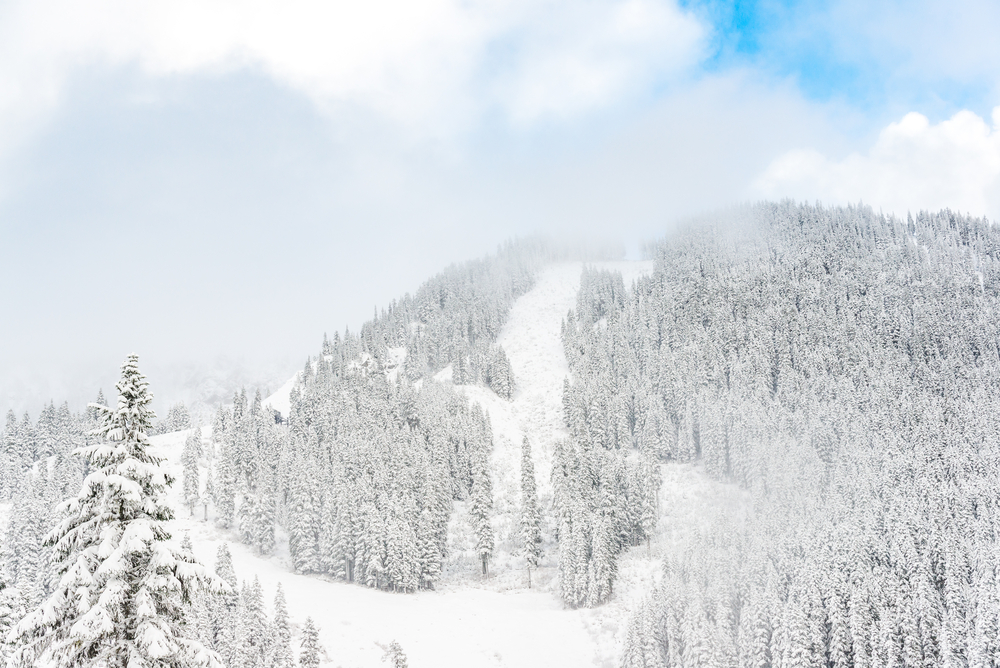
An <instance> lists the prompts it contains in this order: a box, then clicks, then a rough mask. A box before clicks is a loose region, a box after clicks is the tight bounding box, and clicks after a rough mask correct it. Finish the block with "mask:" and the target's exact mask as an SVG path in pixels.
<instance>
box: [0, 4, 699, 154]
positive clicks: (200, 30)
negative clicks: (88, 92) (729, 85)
mask: <svg viewBox="0 0 1000 668" xmlns="http://www.w3.org/2000/svg"><path fill="white" fill-rule="evenodd" d="M703 33H704V30H703V28H702V26H701V24H700V23H699V22H698V21H697V20H696V19H694V18H693V17H692V16H690V15H688V14H685V13H683V12H682V11H680V10H679V9H678V7H677V5H676V4H675V0H584V1H582V2H581V1H579V0H576V1H574V0H543V1H541V2H539V1H537V0H535V1H532V0H513V1H507V2H504V1H502V0H366V1H365V2H346V1H343V0H341V1H337V2H317V1H314V0H284V1H282V2H268V1H262V0H256V1H254V0H173V1H172V2H154V1H136V0H93V1H91V2H85V3H84V2H79V1H78V0H20V1H17V0H15V1H13V2H10V3H5V4H4V5H3V6H2V8H0V127H7V128H8V130H9V129H10V127H12V123H14V124H16V123H20V122H23V121H25V120H30V119H31V118H33V117H36V116H37V115H39V114H40V113H43V112H45V111H46V110H50V109H52V108H53V107H54V106H55V105H57V104H58V100H59V96H60V91H61V90H62V89H63V86H64V85H65V83H66V81H67V79H68V78H69V77H70V76H71V75H72V73H73V71H74V70H76V69H79V68H83V67H88V66H94V65H98V66H101V65H105V66H107V65H110V66H118V65H122V64H133V63H134V64H138V65H139V66H140V67H141V68H142V69H143V70H144V71H145V72H147V73H148V74H150V75H154V76H156V75H164V74H177V73H180V74H186V73H192V72H203V71H209V72H211V71H220V72H226V71H231V70H233V69H237V68H243V67H251V68H259V69H260V70H262V71H264V72H265V73H267V74H268V75H270V76H272V77H274V78H275V79H276V80H277V81H279V82H281V83H282V84H285V85H287V86H289V87H291V88H293V89H295V90H298V91H300V92H302V93H305V94H306V95H308V96H310V97H311V98H312V99H314V100H315V101H316V102H317V103H319V104H320V105H322V106H323V107H325V108H332V109H335V108H337V107H338V106H340V105H348V106H353V107H360V108H363V109H370V110H373V111H375V112H376V113H378V114H380V115H383V116H387V117H389V118H391V119H393V120H394V121H396V122H400V123H402V124H404V125H409V126H412V127H413V128H414V129H416V130H418V131H420V132H427V131H430V132H432V133H434V132H436V131H438V130H440V129H442V128H445V129H448V130H453V129H454V128H455V127H461V124H462V123H463V122H468V121H469V120H470V119H475V118H476V117H477V115H478V114H479V113H482V112H483V111H485V110H486V108H488V107H499V108H500V109H502V110H503V111H504V112H505V113H506V114H508V115H510V116H512V117H515V118H516V119H517V120H518V121H521V122H524V121H532V120H534V119H536V118H537V117H539V116H541V115H546V114H552V113H557V114H573V113H578V112H581V111H586V110H588V109H592V108H594V107H596V106H601V105H606V104H608V103H610V102H612V101H613V100H614V99H615V96H617V95H620V94H622V93H623V92H628V90H629V89H630V87H633V86H637V85H640V84H642V83H644V82H647V81H648V80H649V79H650V78H651V77H654V76H663V75H664V74H670V73H676V72H677V71H681V70H683V69H684V68H685V67H687V66H688V65H689V64H691V63H692V62H693V60H694V58H695V57H696V54H697V53H698V51H699V49H700V45H701V41H702V35H703ZM456 124H458V125H456ZM9 138H10V137H8V139H9ZM0 141H2V139H0Z"/></svg>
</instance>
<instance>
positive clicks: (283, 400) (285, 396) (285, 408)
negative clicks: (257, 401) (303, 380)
mask: <svg viewBox="0 0 1000 668" xmlns="http://www.w3.org/2000/svg"><path fill="white" fill-rule="evenodd" d="M298 379H299V374H298V373H296V374H295V375H294V376H292V377H291V378H289V379H288V380H287V381H285V384H284V385H282V386H281V387H279V388H278V391H277V392H275V393H274V394H272V395H271V396H269V397H268V398H267V399H264V402H263V403H264V405H265V406H270V407H271V408H273V409H274V410H276V411H278V412H279V413H281V415H282V416H283V417H286V418H287V417H288V413H289V412H290V411H291V406H292V388H293V387H295V382H296V381H297V380H298Z"/></svg>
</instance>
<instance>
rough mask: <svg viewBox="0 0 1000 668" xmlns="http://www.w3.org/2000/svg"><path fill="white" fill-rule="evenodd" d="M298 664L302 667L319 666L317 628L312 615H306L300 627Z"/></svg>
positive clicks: (316, 667)
mask: <svg viewBox="0 0 1000 668" xmlns="http://www.w3.org/2000/svg"><path fill="white" fill-rule="evenodd" d="M299 665H300V666H301V667H302V668H318V666H319V630H318V629H317V628H316V624H315V623H313V620H312V617H306V623H305V626H304V627H303V628H302V651H301V652H300V654H299Z"/></svg>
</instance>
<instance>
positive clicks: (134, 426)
mask: <svg viewBox="0 0 1000 668" xmlns="http://www.w3.org/2000/svg"><path fill="white" fill-rule="evenodd" d="M117 389H118V393H119V398H118V405H117V407H116V408H114V409H110V408H107V407H103V406H102V407H98V409H99V410H100V411H101V414H102V420H101V425H100V426H99V427H98V429H97V430H96V431H95V434H94V435H95V436H99V437H101V439H102V441H101V442H99V443H97V444H95V445H90V446H86V447H83V448H81V449H79V450H78V452H79V453H80V454H82V455H84V456H86V457H87V458H88V459H89V461H90V465H91V467H92V473H90V475H88V476H87V478H86V480H85V481H84V485H83V489H82V490H81V492H80V494H79V496H77V497H76V498H74V499H70V500H69V501H67V502H65V503H64V504H62V506H61V512H62V514H63V515H64V519H63V520H62V521H61V522H60V523H59V524H58V525H57V526H56V528H55V529H54V530H53V531H52V532H51V533H50V534H49V536H48V538H47V543H48V544H49V545H52V546H54V547H55V564H56V572H57V575H58V577H59V581H58V583H57V585H56V586H55V588H54V591H53V592H52V594H51V595H49V597H48V598H47V599H46V600H45V601H43V602H42V603H41V605H40V606H39V607H38V608H36V609H35V610H34V611H32V612H30V613H29V614H28V615H27V616H26V617H25V618H24V619H23V620H22V621H21V622H20V623H19V624H18V625H17V627H16V629H15V630H14V632H13V633H12V636H13V638H14V639H15V641H16V642H17V644H18V648H17V650H16V652H15V655H14V665H20V666H29V665H35V666H37V665H46V666H50V667H52V668H59V667H65V668H70V667H77V666H84V665H97V666H106V667H107V668H129V667H132V666H148V667H150V668H153V667H157V668H160V667H162V668H180V667H181V666H218V665H219V661H218V657H217V656H216V655H215V654H214V653H213V652H211V651H210V650H208V649H207V648H205V647H204V646H203V645H202V644H201V643H200V642H198V641H197V640H194V639H193V638H191V637H189V636H188V635H187V631H188V629H187V627H186V624H185V619H184V608H185V605H187V604H189V602H190V601H191V597H192V594H193V593H194V592H195V591H196V590H197V589H198V588H199V587H201V586H213V587H216V588H219V587H224V586H225V585H222V584H221V583H220V581H219V580H217V579H216V578H213V577H212V576H211V575H210V573H209V572H208V571H207V570H206V569H205V568H204V567H203V566H201V565H200V564H199V563H198V562H197V561H196V560H195V558H194V556H193V555H192V554H191V553H190V552H186V551H184V550H182V549H180V548H178V547H177V546H176V545H175V544H174V543H172V542H171V541H170V534H169V533H167V530H166V527H165V523H166V522H167V521H169V520H171V519H173V513H172V512H171V510H170V508H169V507H168V506H167V505H166V503H165V499H164V496H165V492H166V488H167V487H168V486H169V485H171V484H172V483H173V479H172V478H171V477H170V476H169V475H168V474H166V473H165V472H164V470H163V469H162V468H161V467H160V463H161V460H160V459H159V458H158V457H155V456H153V455H151V454H150V453H149V452H148V451H147V447H148V444H149V441H148V438H147V433H148V432H149V430H150V429H151V426H152V419H153V417H154V414H153V412H152V410H151V409H150V408H149V403H150V402H151V401H152V395H151V394H150V393H149V385H148V383H147V382H146V379H145V377H144V376H143V375H142V373H141V372H140V371H139V364H138V357H136V356H135V355H130V356H129V357H128V358H126V360H125V363H124V364H123V365H122V377H121V380H120V381H119V382H118V384H117Z"/></svg>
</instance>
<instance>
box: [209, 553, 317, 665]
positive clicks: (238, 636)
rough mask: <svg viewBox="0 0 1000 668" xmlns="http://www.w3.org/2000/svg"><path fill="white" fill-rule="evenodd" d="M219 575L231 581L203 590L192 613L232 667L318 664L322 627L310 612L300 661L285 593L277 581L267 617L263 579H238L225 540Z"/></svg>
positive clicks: (217, 562)
mask: <svg viewBox="0 0 1000 668" xmlns="http://www.w3.org/2000/svg"><path fill="white" fill-rule="evenodd" d="M215 575H216V577H217V578H218V579H219V580H220V581H222V582H224V583H225V584H226V585H227V586H226V587H225V588H224V589H221V590H217V591H204V592H201V593H200V594H199V595H198V596H196V597H195V598H194V600H193V601H192V606H191V612H190V614H189V619H190V626H191V627H192V628H193V630H194V637H195V638H196V639H197V640H198V641H200V642H201V643H202V644H203V645H204V646H205V647H206V648H209V649H211V650H213V651H215V652H216V654H217V655H218V657H219V660H220V661H221V662H222V664H223V665H224V666H227V667H229V668H293V666H296V665H298V666H300V667H301V668H316V666H319V663H320V655H321V653H322V649H321V647H320V645H319V631H318V629H317V628H316V625H315V624H314V623H313V620H312V618H310V617H307V618H306V620H305V624H304V625H303V628H302V637H301V643H300V648H299V652H298V661H296V652H295V649H294V647H293V645H292V628H291V621H290V619H289V615H288V604H287V602H286V600H285V593H284V591H283V590H282V587H281V585H280V584H279V585H278V587H277V590H276V592H275V595H274V604H273V606H272V610H273V614H272V615H271V616H270V617H269V616H268V614H267V610H266V606H265V603H264V591H263V588H262V587H261V585H260V581H259V580H258V579H257V578H254V580H253V582H252V583H247V582H243V584H242V586H240V585H239V584H238V582H237V577H236V571H235V570H234V568H233V559H232V554H231V553H230V551H229V547H228V546H227V545H226V544H225V543H223V544H222V545H220V546H219V549H218V553H217V554H216V559H215Z"/></svg>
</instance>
